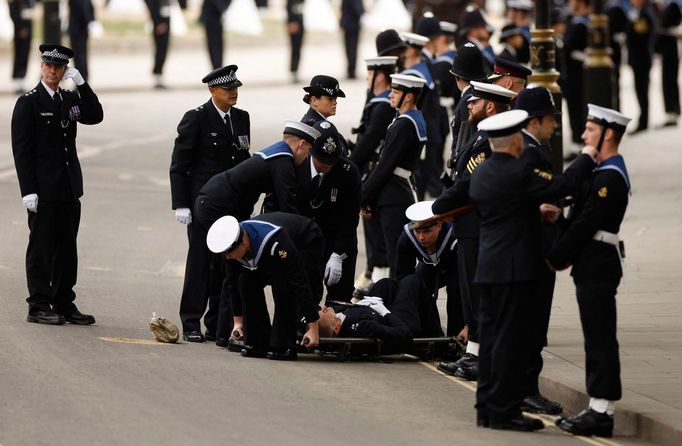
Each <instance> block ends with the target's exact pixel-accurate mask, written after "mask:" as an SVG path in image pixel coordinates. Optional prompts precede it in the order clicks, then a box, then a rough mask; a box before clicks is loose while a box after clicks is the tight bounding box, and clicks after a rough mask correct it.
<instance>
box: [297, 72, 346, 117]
mask: <svg viewBox="0 0 682 446" xmlns="http://www.w3.org/2000/svg"><path fill="white" fill-rule="evenodd" d="M303 90H304V91H305V92H306V94H305V95H304V96H303V102H305V103H306V104H309V105H310V108H308V111H307V112H306V114H305V115H303V118H301V122H302V123H304V124H308V125H309V126H312V125H314V124H315V123H316V122H319V121H324V120H326V119H328V118H329V117H330V116H334V115H335V114H336V99H337V98H345V97H346V94H345V93H344V92H343V90H341V88H339V81H337V80H336V79H334V78H333V77H331V76H325V75H324V74H318V75H317V76H313V78H312V79H311V80H310V85H308V86H306V87H303Z"/></svg>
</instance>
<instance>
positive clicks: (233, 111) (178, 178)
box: [170, 65, 251, 342]
mask: <svg viewBox="0 0 682 446" xmlns="http://www.w3.org/2000/svg"><path fill="white" fill-rule="evenodd" d="M201 81H202V82H203V83H205V84H206V85H207V86H208V91H209V93H210V94H211V99H209V100H208V101H207V102H206V103H205V104H203V105H200V106H199V107H197V108H195V109H193V110H190V111H188V112H187V113H185V115H184V116H183V118H182V120H181V121H180V124H178V136H177V138H176V139H175V146H174V147H173V155H172V158H171V165H170V182H171V198H172V206H173V209H175V218H176V219H177V220H178V222H180V223H182V224H184V225H187V238H188V240H189V250H188V251H187V264H186V267H185V282H184V286H183V291H182V298H181V300H180V320H181V321H182V326H183V331H184V332H185V333H190V332H196V333H198V334H199V335H201V326H200V322H199V321H200V319H201V317H202V316H203V315H204V312H205V310H206V303H207V301H208V300H209V296H217V295H218V294H219V293H220V288H221V284H222V281H223V278H224V276H225V274H224V265H223V263H224V262H223V261H222V259H220V258H216V257H215V256H213V255H212V254H211V253H210V251H209V250H208V248H206V237H205V235H206V231H205V230H204V229H202V228H201V225H199V224H197V222H194V223H193V222H192V211H191V209H192V208H193V206H194V202H195V200H196V198H197V195H198V194H199V190H200V189H201V188H202V187H203V186H204V184H206V182H207V181H208V180H209V179H211V177H213V176H214V175H216V174H219V173H221V172H224V171H226V170H228V169H231V168H232V167H234V166H236V165H237V164H239V163H240V162H242V161H244V160H246V159H247V158H249V141H250V138H251V128H250V127H251V122H250V119H249V113H248V112H246V111H244V110H241V109H239V108H236V107H235V104H236V103H237V99H238V89H239V87H241V86H242V83H241V81H240V80H239V79H237V66H236V65H228V66H226V67H223V68H219V69H217V70H214V71H212V72H210V73H209V74H207V75H206V76H205V77H204V78H203V79H202V80H201ZM212 303H213V304H217V300H214V301H213V302H212ZM213 307H216V305H212V308H211V310H210V311H209V314H207V315H206V318H205V320H204V322H205V324H206V326H207V327H206V335H207V337H208V339H209V340H212V341H215V336H216V314H215V312H216V311H217V308H213ZM199 335H197V336H186V340H188V341H190V342H203V337H202V336H199Z"/></svg>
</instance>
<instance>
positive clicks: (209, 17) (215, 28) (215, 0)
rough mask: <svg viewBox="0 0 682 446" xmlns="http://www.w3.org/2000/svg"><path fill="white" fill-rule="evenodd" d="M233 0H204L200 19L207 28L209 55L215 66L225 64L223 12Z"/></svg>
mask: <svg viewBox="0 0 682 446" xmlns="http://www.w3.org/2000/svg"><path fill="white" fill-rule="evenodd" d="M231 1H232V0H204V1H203V2H202V4H201V15H200V16H199V21H200V22H201V23H202V24H203V25H204V28H205V30H206V45H207V47H208V57H209V59H210V60H211V65H212V66H213V68H214V69H215V68H220V67H222V66H223V20H222V18H223V14H224V13H225V11H226V10H227V8H228V6H230V2H231Z"/></svg>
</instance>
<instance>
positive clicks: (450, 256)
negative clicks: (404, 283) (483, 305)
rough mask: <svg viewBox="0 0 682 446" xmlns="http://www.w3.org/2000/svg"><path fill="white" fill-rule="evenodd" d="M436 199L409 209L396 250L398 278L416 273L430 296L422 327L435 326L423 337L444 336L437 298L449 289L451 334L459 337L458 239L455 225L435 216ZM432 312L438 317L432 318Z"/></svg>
mask: <svg viewBox="0 0 682 446" xmlns="http://www.w3.org/2000/svg"><path fill="white" fill-rule="evenodd" d="M432 204H433V202H432V201H420V202H418V203H415V204H413V205H411V206H410V207H408V208H407V209H406V210H405V216H406V217H407V218H408V219H409V220H410V223H407V224H406V225H405V226H404V227H403V233H402V234H401V235H400V238H399V239H398V247H397V249H396V261H395V275H396V279H397V280H401V279H402V278H403V277H406V276H409V275H411V274H416V276H417V278H418V279H419V281H420V284H421V288H422V290H423V291H422V292H424V293H426V294H427V295H428V301H429V304H430V305H429V306H430V308H427V309H426V310H427V313H426V314H422V315H421V320H422V326H423V327H431V330H430V332H429V333H428V334H426V333H422V335H423V336H443V330H442V328H441V325H440V316H439V315H438V307H437V306H436V300H437V299H438V291H439V289H440V288H442V287H446V291H447V314H448V326H447V330H446V331H447V336H450V337H452V336H457V335H458V334H460V332H461V330H462V329H463V328H464V320H463V318H462V302H461V300H460V298H459V288H458V287H459V284H458V282H457V239H455V234H454V230H453V228H452V224H450V223H443V222H440V221H436V220H434V219H433V216H434V215H433V211H432V210H431V205H432ZM429 315H433V316H434V318H433V319H434V320H430V319H432V318H429Z"/></svg>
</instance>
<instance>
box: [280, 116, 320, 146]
mask: <svg viewBox="0 0 682 446" xmlns="http://www.w3.org/2000/svg"><path fill="white" fill-rule="evenodd" d="M282 133H284V134H287V135H294V136H298V137H299V138H302V139H304V140H306V141H307V142H309V143H310V144H312V143H314V142H315V140H316V139H317V138H319V137H320V132H318V131H317V130H315V129H314V128H312V127H311V126H309V125H307V124H304V123H302V122H299V121H285V122H284V131H283V132H282Z"/></svg>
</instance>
